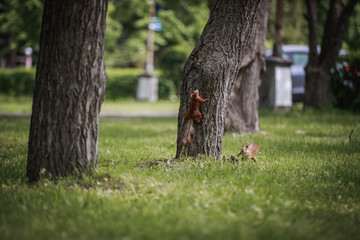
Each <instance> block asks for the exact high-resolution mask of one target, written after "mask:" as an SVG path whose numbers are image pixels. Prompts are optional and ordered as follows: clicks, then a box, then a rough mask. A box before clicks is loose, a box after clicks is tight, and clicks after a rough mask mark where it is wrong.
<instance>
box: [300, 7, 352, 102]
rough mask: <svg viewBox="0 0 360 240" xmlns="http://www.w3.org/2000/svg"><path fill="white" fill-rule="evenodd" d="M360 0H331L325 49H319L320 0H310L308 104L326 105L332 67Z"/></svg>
mask: <svg viewBox="0 0 360 240" xmlns="http://www.w3.org/2000/svg"><path fill="white" fill-rule="evenodd" d="M357 2H359V0H349V1H348V2H347V4H346V5H345V4H343V2H342V1H341V0H331V2H330V8H329V10H328V13H327V17H326V23H325V28H324V34H323V38H322V44H321V52H320V54H318V52H317V43H318V41H317V35H318V29H317V12H318V7H319V4H320V1H313V0H307V1H306V6H307V12H308V14H307V20H308V24H309V49H310V52H309V62H308V64H307V66H306V67H305V96H304V107H314V108H318V109H319V108H322V107H323V106H324V105H325V104H326V100H327V86H328V80H329V77H330V70H331V68H332V67H334V66H335V64H336V60H337V59H338V57H339V51H340V48H341V44H342V41H343V38H344V32H345V26H346V24H347V22H348V20H349V17H350V15H351V13H352V12H353V10H354V7H355V5H356V3H357Z"/></svg>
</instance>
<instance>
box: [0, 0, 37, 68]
mask: <svg viewBox="0 0 360 240" xmlns="http://www.w3.org/2000/svg"><path fill="white" fill-rule="evenodd" d="M43 3H44V0H25V1H24V0H2V1H0V57H7V58H8V64H7V65H8V66H10V67H15V66H16V56H17V53H18V52H20V53H22V54H23V53H24V49H25V48H26V47H32V48H33V49H34V50H35V51H38V49H39V37H40V28H41V13H42V8H43ZM5 42H6V43H5ZM4 43H5V44H4Z"/></svg>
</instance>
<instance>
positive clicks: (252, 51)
mask: <svg viewBox="0 0 360 240" xmlns="http://www.w3.org/2000/svg"><path fill="white" fill-rule="evenodd" d="M270 5H271V0H264V1H263V2H262V3H261V4H260V5H259V10H258V13H257V17H256V18H257V21H256V24H255V26H254V31H253V32H252V34H251V38H250V41H249V45H248V48H247V50H246V54H245V56H244V59H243V61H242V64H241V68H240V71H239V73H238V76H237V78H236V81H235V82H234V86H233V89H232V92H231V95H230V101H229V106H228V110H227V117H226V123H225V129H226V130H229V131H234V132H239V131H244V132H257V131H259V120H258V110H259V92H258V88H259V86H260V84H261V78H262V75H263V73H264V72H265V68H266V56H265V40H266V29H267V20H268V14H269V10H270Z"/></svg>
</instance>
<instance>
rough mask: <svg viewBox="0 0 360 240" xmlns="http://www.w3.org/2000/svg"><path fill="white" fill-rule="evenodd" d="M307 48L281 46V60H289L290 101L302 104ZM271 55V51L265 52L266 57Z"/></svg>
mask: <svg viewBox="0 0 360 240" xmlns="http://www.w3.org/2000/svg"><path fill="white" fill-rule="evenodd" d="M308 54H309V47H308V46H305V45H283V58H286V59H290V60H292V61H293V64H292V65H291V66H290V71H291V79H292V101H293V102H302V101H303V99H304V93H305V70H304V68H305V66H306V64H307V62H308ZM271 55H272V50H268V51H266V57H270V56H271Z"/></svg>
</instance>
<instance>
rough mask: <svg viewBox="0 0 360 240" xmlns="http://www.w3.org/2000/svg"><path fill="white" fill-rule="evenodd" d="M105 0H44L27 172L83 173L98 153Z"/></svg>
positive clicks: (36, 175) (33, 177) (34, 176)
mask: <svg viewBox="0 0 360 240" xmlns="http://www.w3.org/2000/svg"><path fill="white" fill-rule="evenodd" d="M107 4H108V0H46V1H45V5H44V12H43V20H42V29H41V37H40V53H39V62H38V65H37V71H36V78H35V90H34V98H33V107H32V116H31V126H30V137H29V149H28V159H27V176H28V178H29V181H35V180H37V179H38V178H39V174H40V171H45V173H44V174H46V175H48V176H54V177H56V176H66V175H69V174H73V173H84V172H87V171H89V170H90V169H91V168H93V167H95V166H96V164H97V158H98V124H99V113H100V107H101V104H102V102H103V99H104V94H105V85H106V73H105V66H104V35H105V21H106V11H107Z"/></svg>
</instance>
